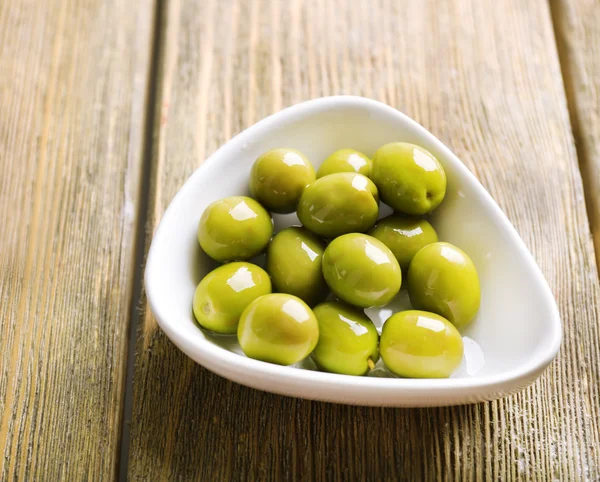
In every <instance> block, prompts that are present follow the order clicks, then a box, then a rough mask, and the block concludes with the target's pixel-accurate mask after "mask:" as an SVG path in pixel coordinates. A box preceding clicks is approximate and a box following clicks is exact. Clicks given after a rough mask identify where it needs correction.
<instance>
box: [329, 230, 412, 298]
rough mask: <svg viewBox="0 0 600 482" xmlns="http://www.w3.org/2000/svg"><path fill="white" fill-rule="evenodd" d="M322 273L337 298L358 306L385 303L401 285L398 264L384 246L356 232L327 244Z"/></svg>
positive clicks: (370, 237)
mask: <svg viewBox="0 0 600 482" xmlns="http://www.w3.org/2000/svg"><path fill="white" fill-rule="evenodd" d="M323 275H324V276H325V281H326V282H327V284H328V285H329V288H330V289H331V291H333V292H334V293H335V295H336V296H337V297H338V298H340V299H342V300H344V301H346V302H347V303H350V304H353V305H355V306H360V307H361V308H368V307H370V306H383V305H385V304H387V303H389V302H390V301H391V300H392V298H393V297H394V296H396V294H397V293H398V291H399V290H400V285H401V284H402V272H401V271H400V265H399V264H398V261H397V260H396V258H395V257H394V255H393V253H392V252H391V251H390V250H389V249H388V248H387V246H386V245H385V244H383V243H382V242H381V241H379V240H378V239H375V238H373V237H372V236H367V235H366V234H358V233H351V234H345V235H343V236H340V237H339V238H336V239H334V240H333V241H332V242H331V243H330V244H329V246H327V248H326V249H325V253H324V254H323Z"/></svg>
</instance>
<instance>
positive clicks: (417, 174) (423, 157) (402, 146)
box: [371, 142, 446, 215]
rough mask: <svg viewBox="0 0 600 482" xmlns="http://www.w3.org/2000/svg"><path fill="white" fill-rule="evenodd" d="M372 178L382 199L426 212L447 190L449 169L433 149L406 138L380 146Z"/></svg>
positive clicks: (414, 212) (399, 208)
mask: <svg viewBox="0 0 600 482" xmlns="http://www.w3.org/2000/svg"><path fill="white" fill-rule="evenodd" d="M371 179H372V180H373V182H374V183H375V185H376V186H377V189H379V195H380V196H381V200H382V201H383V202H384V203H386V204H388V205H389V206H391V207H392V208H393V209H394V210H396V211H398V212H400V213H404V214H411V215H421V214H426V213H428V212H430V211H432V210H434V209H435V208H436V207H438V206H439V204H440V203H441V202H442V200H443V199H444V196H445V194H446V173H445V172H444V168H443V167H442V165H441V164H440V162H439V161H438V160H437V159H436V158H435V157H434V156H433V155H432V154H431V153H430V152H429V151H426V150H425V149H423V148H422V147H419V146H415V145H414V144H408V143H406V142H392V143H390V144H386V145H384V146H382V147H380V148H379V149H378V150H377V152H376V153H375V155H374V156H373V167H372V170H371Z"/></svg>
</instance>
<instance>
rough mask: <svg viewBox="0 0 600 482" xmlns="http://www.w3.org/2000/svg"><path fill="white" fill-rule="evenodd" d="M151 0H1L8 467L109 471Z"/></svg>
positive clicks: (1, 362) (0, 291) (36, 476)
mask: <svg viewBox="0 0 600 482" xmlns="http://www.w3.org/2000/svg"><path fill="white" fill-rule="evenodd" d="M152 20H153V2H152V0H135V1H125V0H110V1H100V0H90V1H86V2H79V1H76V0H64V1H51V0H48V1H45V2H35V1H26V0H23V1H17V2H0V105H1V106H2V109H1V113H0V172H1V173H2V174H1V175H0V219H2V234H1V235H0V423H1V425H0V457H1V459H0V480H112V479H113V478H114V477H115V476H116V471H117V466H118V457H119V440H120V436H121V419H122V400H123V389H124V379H125V368H126V367H125V362H126V348H127V339H128V323H129V315H130V309H131V307H130V303H131V294H132V287H133V286H132V285H133V283H132V281H133V279H134V276H133V271H134V268H135V267H134V262H133V260H134V259H135V253H134V244H135V229H136V218H137V201H138V191H139V181H140V174H141V161H142V149H143V144H144V139H143V126H144V124H143V119H144V116H145V111H146V94H147V81H148V73H149V72H148V67H149V53H150V46H151V45H150V40H151V34H152V33H151V30H152V25H153V24H152Z"/></svg>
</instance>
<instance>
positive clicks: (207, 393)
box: [0, 0, 600, 481]
mask: <svg viewBox="0 0 600 482" xmlns="http://www.w3.org/2000/svg"><path fill="white" fill-rule="evenodd" d="M557 46H558V48H557ZM341 93H345V94H357V95H364V96H367V97H371V98H375V99H380V100H382V101H384V102H387V103H389V104H391V105H392V106H395V107H397V108H398V109H400V110H402V111H404V112H406V113H407V114H408V115H410V116H411V117H413V118H415V119H416V120H418V121H419V122H420V123H422V124H423V125H424V126H425V127H427V128H428V129H429V130H431V131H432V132H433V133H434V134H435V135H436V136H438V137H439V138H441V140H442V141H443V142H445V143H446V144H448V145H449V146H451V148H452V149H453V150H454V152H456V153H457V154H458V156H459V157H460V158H461V159H462V160H463V161H464V162H465V163H466V164H467V165H468V167H469V168H470V169H471V170H472V171H473V172H474V173H475V174H476V176H477V177H478V178H479V179H480V180H481V182H482V183H483V184H484V185H485V187H486V188H487V189H488V190H489V191H490V193H491V194H492V196H494V198H495V199H496V200H497V201H498V203H499V204H500V206H501V207H502V208H503V210H504V211H505V212H506V213H507V215H508V217H509V218H510V219H511V221H512V222H513V223H514V225H515V226H516V228H517V230H518V231H519V232H520V234H521V235H522V237H523V239H524V240H525V243H526V244H527V246H528V247H529V248H530V249H531V251H532V253H533V255H534V256H535V258H536V260H537V261H538V263H539V265H540V267H541V269H542V271H543V272H544V274H545V276H546V278H547V279H548V282H549V283H550V286H551V288H552V290H553V292H554V294H555V296H556V299H557V301H558V304H559V307H560V311H561V314H562V318H563V322H564V328H565V339H564V344H563V346H562V349H561V352H560V354H559V356H558V358H557V360H556V361H555V362H554V363H552V365H551V367H550V368H549V369H548V370H547V371H546V372H545V374H544V375H543V376H542V377H541V379H539V380H538V381H537V382H536V383H535V384H534V385H533V386H531V387H529V388H528V389H527V390H525V391H524V392H523V393H521V394H519V395H516V396H513V397H510V398H507V399H504V400H498V401H495V402H491V403H486V404H479V405H470V406H461V407H454V408H442V409H415V410H401V409H378V408H360V407H348V406H339V405H332V404H324V403H318V402H309V401H303V400H296V399H291V398H285V397H280V396H275V395H270V394H266V393H261V392H258V391H255V390H251V389H248V388H244V387H241V386H239V385H235V384H233V383H230V382H228V381H226V380H223V379H221V378H219V377H217V376H215V375H213V374H211V373H209V372H208V371H206V370H204V369H202V368H201V367H199V366H197V365H196V364H194V363H193V362H192V361H191V360H189V359H188V358H186V357H185V356H184V355H183V354H182V353H181V352H180V351H179V350H177V349H176V348H175V347H174V346H173V345H172V344H171V343H170V342H169V340H168V339H167V338H166V336H165V335H164V334H163V333H162V332H161V331H160V329H159V328H158V327H157V324H156V321H155V320H154V319H153V317H152V315H151V314H150V312H149V310H148V309H147V307H146V302H145V298H144V294H143V291H142V288H141V273H142V268H143V260H144V255H145V252H146V250H147V247H148V244H149V241H150V238H151V235H152V232H153V230H154V228H155V227H156V225H157V223H158V221H159V220H160V217H161V214H162V213H163V211H164V209H165V208H166V206H167V205H168V203H169V201H170V200H171V198H172V197H173V195H174V194H175V192H176V191H177V189H178V188H179V187H180V186H181V185H182V183H183V182H184V181H185V179H186V178H187V177H188V176H189V175H190V174H191V173H192V171H193V170H194V169H195V168H197V167H198V166H199V165H200V164H201V163H202V161H203V160H204V159H205V158H206V157H207V156H208V155H209V154H210V153H211V152H213V151H214V150H215V149H216V148H217V147H218V146H219V145H221V144H222V143H223V142H225V141H226V140H228V139H229V138H230V137H231V136H232V135H234V134H235V133H237V132H239V131H240V130H242V129H244V128H245V127H246V126H248V125H250V124H252V123H254V122H255V121H257V120H258V119H260V118H262V117H264V116H266V115H268V114H270V113H272V112H275V111H278V110H279V109H281V108H282V107H285V106H288V105H291V104H294V103H297V102H300V101H303V100H305V99H310V98H314V97H319V96H323V95H331V94H341ZM582 181H583V182H582ZM586 207H587V210H586ZM0 219H1V220H2V228H1V230H0V233H1V234H0V423H1V426H0V455H1V457H2V458H1V459H0V462H1V465H0V480H52V481H54V480H60V479H62V480H69V481H71V480H111V479H113V478H115V477H117V476H118V475H119V473H120V475H121V476H124V475H125V474H127V475H128V476H129V478H130V479H131V480H159V479H164V480H166V479H172V480H192V479H197V480H234V479H235V480H238V479H247V480H268V479H270V480H277V481H279V480H291V479H300V480H311V479H318V480H332V481H333V480H348V481H350V480H440V479H448V480H466V481H471V480H553V479H554V480H599V479H600V428H599V420H600V418H599V417H600V387H599V385H600V339H599V336H600V326H599V319H600V310H599V305H600V289H599V283H598V271H597V266H596V261H595V259H596V258H595V256H594V246H593V240H592V235H595V239H596V253H598V254H600V4H599V3H598V1H597V0H556V1H553V0H551V1H550V2H547V1H543V0H531V1H522V0H497V1H492V0H488V1H479V0H452V1H443V2H442V1H440V2H434V1H433V0H431V1H410V0H405V1H404V0H403V1H398V0H371V1H367V0H281V1H269V0H220V1H217V0H169V1H166V0H165V1H161V0H85V1H79V0H46V1H44V2H38V1H35V0H16V1H13V2H10V1H4V2H0Z"/></svg>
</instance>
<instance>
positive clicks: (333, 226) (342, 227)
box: [298, 172, 379, 238]
mask: <svg viewBox="0 0 600 482" xmlns="http://www.w3.org/2000/svg"><path fill="white" fill-rule="evenodd" d="M378 214H379V196H378V194H377V188H376V187H375V184H373V183H372V182H371V180H370V179H369V178H368V177H365V176H363V175H362V174H357V173H351V172H340V173H336V174H329V175H328V176H325V177H322V178H320V179H317V180H316V181H315V182H313V183H312V184H310V185H309V186H308V187H307V188H306V189H305V190H304V193H303V194H302V197H301V198H300V203H299V204H298V218H299V219H300V221H301V222H302V224H303V225H304V227H305V228H307V229H309V230H311V231H312V232H313V233H316V234H318V235H319V236H323V237H324V238H335V237H336V236H340V235H342V234H346V233H352V232H365V231H368V230H369V229H371V228H372V227H373V225H374V224H375V221H376V220H377V216H378Z"/></svg>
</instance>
